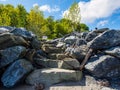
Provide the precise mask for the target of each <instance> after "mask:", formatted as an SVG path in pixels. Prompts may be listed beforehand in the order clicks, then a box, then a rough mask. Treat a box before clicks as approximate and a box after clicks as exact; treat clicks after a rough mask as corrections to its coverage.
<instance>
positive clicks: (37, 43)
mask: <svg viewBox="0 0 120 90" xmlns="http://www.w3.org/2000/svg"><path fill="white" fill-rule="evenodd" d="M30 44H31V46H32V48H33V49H36V50H39V49H40V47H41V43H40V41H39V40H38V39H37V38H32V40H31V42H30Z"/></svg>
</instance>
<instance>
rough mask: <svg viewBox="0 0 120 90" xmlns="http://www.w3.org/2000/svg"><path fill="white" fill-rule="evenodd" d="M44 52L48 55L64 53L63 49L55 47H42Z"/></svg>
mask: <svg viewBox="0 0 120 90" xmlns="http://www.w3.org/2000/svg"><path fill="white" fill-rule="evenodd" d="M42 50H43V51H44V52H46V53H62V52H63V50H62V49H61V48H58V47H53V46H46V45H43V46H42Z"/></svg>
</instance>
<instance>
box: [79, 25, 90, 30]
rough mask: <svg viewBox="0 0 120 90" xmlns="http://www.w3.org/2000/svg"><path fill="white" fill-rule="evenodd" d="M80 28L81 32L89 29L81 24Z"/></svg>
mask: <svg viewBox="0 0 120 90" xmlns="http://www.w3.org/2000/svg"><path fill="white" fill-rule="evenodd" d="M80 27H81V31H89V27H88V26H87V25H86V24H84V23H81V24H80Z"/></svg>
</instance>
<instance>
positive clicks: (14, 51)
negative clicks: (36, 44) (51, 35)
mask: <svg viewBox="0 0 120 90" xmlns="http://www.w3.org/2000/svg"><path fill="white" fill-rule="evenodd" d="M25 54H26V48H25V47H23V46H14V47H10V48H6V49H4V50H1V51H0V55H1V58H0V68H1V67H4V66H6V65H8V64H10V63H12V62H13V61H15V60H17V59H18V58H22V57H24V56H25Z"/></svg>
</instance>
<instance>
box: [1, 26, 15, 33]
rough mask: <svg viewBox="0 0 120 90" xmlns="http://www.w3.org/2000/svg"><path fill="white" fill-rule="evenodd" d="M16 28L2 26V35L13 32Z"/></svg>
mask: <svg viewBox="0 0 120 90" xmlns="http://www.w3.org/2000/svg"><path fill="white" fill-rule="evenodd" d="M13 29H14V28H13V27H10V26H0V34H2V33H7V32H10V31H12V30H13Z"/></svg>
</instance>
